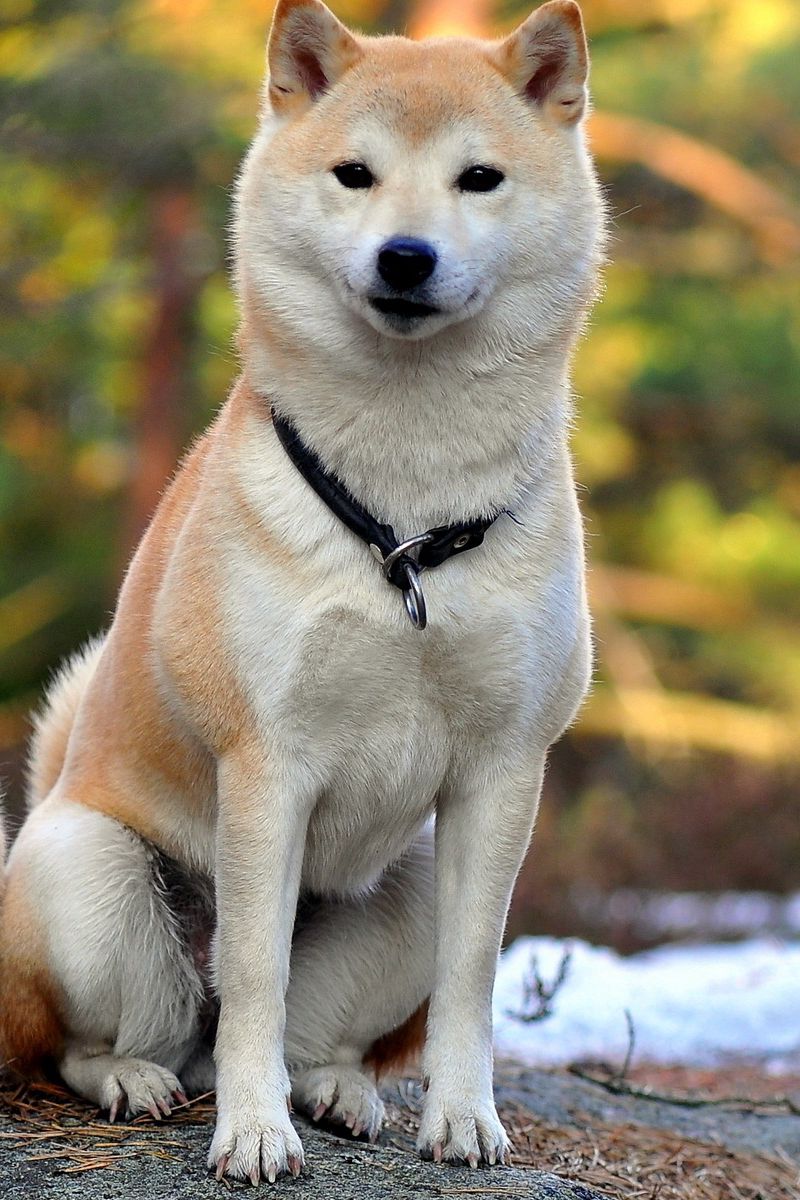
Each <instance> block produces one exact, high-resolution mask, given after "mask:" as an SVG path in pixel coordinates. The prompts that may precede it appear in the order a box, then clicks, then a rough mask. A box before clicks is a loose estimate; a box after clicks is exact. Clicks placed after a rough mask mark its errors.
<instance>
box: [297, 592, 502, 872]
mask: <svg viewBox="0 0 800 1200" xmlns="http://www.w3.org/2000/svg"><path fill="white" fill-rule="evenodd" d="M392 599H395V597H394V596H392ZM396 599H398V600H399V596H398V597H397V598H396ZM487 632H488V631H487ZM510 640H511V641H515V639H510ZM516 644H517V645H518V642H517V643H516ZM522 687H523V668H522V664H521V663H520V662H519V655H518V653H517V654H511V653H508V654H506V655H505V656H504V655H503V654H502V653H501V654H500V655H499V656H498V651H497V643H496V639H494V638H491V637H488V636H487V635H486V634H484V635H482V634H481V632H480V631H479V630H475V631H473V634H472V636H468V635H467V636H462V637H460V638H458V639H455V640H454V639H452V638H448V639H445V638H443V637H441V636H437V634H436V632H435V630H427V631H425V633H417V632H416V631H413V630H411V629H410V627H409V629H408V630H406V629H405V627H401V628H400V629H399V630H398V629H397V628H388V629H387V627H386V626H385V625H383V626H381V625H378V624H377V623H375V624H373V623H371V622H369V621H368V620H366V619H364V618H359V617H355V616H354V615H353V614H344V613H340V614H331V615H329V616H328V617H326V618H324V619H322V620H321V621H320V622H319V623H318V625H317V626H316V627H315V628H314V629H313V630H311V631H310V632H309V634H308V636H307V638H306V643H305V647H304V652H303V662H302V668H301V670H300V671H299V673H298V675H297V679H296V684H295V687H294V694H293V697H292V708H293V713H292V724H293V729H294V731H295V736H296V737H298V739H299V743H300V745H302V750H301V753H302V755H303V757H304V760H305V762H306V763H312V764H313V766H314V770H315V774H316V775H317V777H318V778H319V779H320V791H319V796H318V799H317V802H316V806H315V808H314V812H313V814H312V818H311V821H310V824H309V830H308V836H307V848H306V857H305V865H304V883H305V885H306V886H307V887H309V888H311V889H312V890H314V891H318V892H327V891H331V890H332V891H334V892H340V891H344V892H347V891H351V890H354V889H358V888H360V887H363V886H366V885H367V884H369V883H370V882H371V881H372V880H373V879H374V878H375V876H376V875H377V874H378V873H379V872H380V871H381V870H383V868H384V867H385V866H386V865H387V863H389V862H391V861H392V860H393V859H396V858H397V857H398V855H399V854H401V853H402V851H403V850H404V849H405V848H406V847H407V846H408V844H409V843H410V841H411V840H412V838H413V837H414V835H415V833H416V831H417V830H418V829H419V827H420V824H421V823H422V822H423V821H424V820H425V819H426V817H427V816H428V815H429V814H430V812H431V811H432V809H433V805H434V802H435V798H436V795H437V792H438V791H439V789H440V788H441V787H442V785H443V783H444V782H445V780H446V779H447V778H448V776H451V775H452V774H453V772H454V771H457V769H458V763H459V761H460V760H462V759H463V758H464V755H465V751H466V749H467V748H468V747H469V745H470V744H471V743H472V742H474V740H475V739H477V738H481V739H482V738H483V737H484V736H485V735H486V733H487V731H488V730H490V729H491V728H492V727H494V726H496V725H498V724H499V723H503V724H505V725H506V727H507V726H508V724H509V723H511V724H513V717H512V716H511V714H510V710H511V708H512V707H513V706H514V702H515V698H516V699H519V695H520V691H521V688H522Z"/></svg>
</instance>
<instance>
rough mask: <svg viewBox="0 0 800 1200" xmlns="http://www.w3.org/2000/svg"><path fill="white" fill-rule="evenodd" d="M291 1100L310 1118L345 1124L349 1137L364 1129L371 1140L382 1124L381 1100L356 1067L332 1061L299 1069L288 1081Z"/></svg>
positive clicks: (358, 1134)
mask: <svg viewBox="0 0 800 1200" xmlns="http://www.w3.org/2000/svg"><path fill="white" fill-rule="evenodd" d="M292 1101H293V1103H294V1106H295V1108H297V1109H298V1110H299V1111H302V1112H305V1113H307V1114H308V1115H309V1116H310V1117H311V1119H312V1121H321V1120H323V1119H324V1120H326V1121H334V1122H335V1123H336V1124H337V1125H344V1126H346V1127H347V1128H348V1129H349V1130H350V1132H351V1133H352V1135H353V1137H359V1136H360V1135H361V1134H362V1133H365V1134H366V1135H367V1137H368V1138H369V1140H370V1141H371V1142H374V1141H376V1139H377V1137H378V1134H379V1133H380V1131H381V1126H382V1125H383V1118H384V1107H383V1101H382V1100H381V1098H380V1096H379V1095H378V1092H377V1090H376V1088H375V1084H374V1083H373V1082H372V1081H371V1080H370V1079H368V1078H367V1076H366V1075H365V1074H364V1073H363V1072H362V1071H359V1070H358V1068H357V1067H348V1066H345V1065H342V1064H339V1063H332V1064H331V1065H330V1066H326V1067H312V1068H310V1069H309V1070H308V1071H303V1072H302V1073H301V1074H299V1075H298V1076H297V1078H296V1079H295V1081H294V1084H293V1085H292Z"/></svg>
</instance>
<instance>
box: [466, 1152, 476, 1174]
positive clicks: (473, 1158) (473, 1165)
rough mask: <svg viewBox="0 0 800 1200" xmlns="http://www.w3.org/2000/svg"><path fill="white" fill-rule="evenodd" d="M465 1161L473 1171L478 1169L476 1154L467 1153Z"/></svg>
mask: <svg viewBox="0 0 800 1200" xmlns="http://www.w3.org/2000/svg"><path fill="white" fill-rule="evenodd" d="M467 1162H468V1163H469V1165H470V1167H471V1168H472V1170H473V1171H477V1169H478V1156H477V1154H468V1155H467Z"/></svg>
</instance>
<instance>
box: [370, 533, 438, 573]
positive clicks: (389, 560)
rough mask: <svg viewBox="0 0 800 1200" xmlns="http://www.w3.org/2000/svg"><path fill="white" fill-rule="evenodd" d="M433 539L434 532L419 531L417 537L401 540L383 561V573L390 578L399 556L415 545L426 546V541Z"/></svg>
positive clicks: (418, 568)
mask: <svg viewBox="0 0 800 1200" xmlns="http://www.w3.org/2000/svg"><path fill="white" fill-rule="evenodd" d="M432 541H433V534H432V533H418V534H417V535H416V537H410V538H406V540H405V541H404V542H401V543H400V545H399V546H396V547H395V548H394V550H390V551H389V553H388V554H387V555H386V558H385V559H384V560H383V563H382V566H383V573H384V575H385V576H386V578H387V579H388V578H389V576H390V574H391V570H392V567H393V566H394V564H395V563H396V562H397V560H398V558H400V557H401V556H402V555H403V554H406V553H407V552H408V551H409V550H413V549H414V547H415V546H424V545H425V543H426V542H432ZM417 570H418V571H423V570H424V567H417Z"/></svg>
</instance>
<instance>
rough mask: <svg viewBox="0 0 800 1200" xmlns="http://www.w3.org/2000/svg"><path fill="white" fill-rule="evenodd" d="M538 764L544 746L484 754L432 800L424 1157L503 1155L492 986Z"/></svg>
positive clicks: (490, 1158)
mask: <svg viewBox="0 0 800 1200" xmlns="http://www.w3.org/2000/svg"><path fill="white" fill-rule="evenodd" d="M488 757H489V755H488V754H487V758H488ZM543 766H544V756H543V755H542V756H537V757H536V759H535V761H532V762H529V763H528V764H526V766H525V767H524V768H521V769H519V770H517V771H515V772H511V771H509V770H508V768H507V766H506V765H504V764H499V763H497V761H496V760H493V761H491V762H487V763H485V764H483V765H482V766H481V767H480V768H476V769H474V770H473V771H471V772H470V773H469V776H468V777H466V778H463V779H461V780H459V781H458V782H457V783H456V784H455V785H454V786H452V787H449V788H448V789H447V790H446V792H445V793H444V794H443V795H442V796H441V797H440V801H439V803H438V805H437V810H436V968H435V978H434V990H433V994H432V996H431V1007H430V1017H429V1022H428V1040H427V1044H426V1048H425V1054H424V1059H423V1066H424V1074H425V1078H426V1083H427V1094H426V1097H425V1104H424V1108H423V1114H422V1122H421V1125H420V1131H419V1139H418V1143H417V1144H418V1147H419V1150H420V1153H421V1154H422V1155H423V1157H425V1158H433V1159H435V1160H437V1161H438V1160H440V1159H444V1160H448V1161H459V1160H463V1161H465V1162H468V1163H469V1164H470V1165H471V1166H477V1165H478V1163H479V1162H480V1161H481V1160H483V1161H484V1162H487V1163H495V1162H503V1161H504V1160H505V1159H506V1156H507V1154H508V1150H509V1141H508V1138H507V1137H506V1133H505V1130H504V1129H503V1126H502V1124H501V1123H500V1120H499V1118H498V1116H497V1110H496V1109H495V1106H494V1094H493V1087H492V1065H493V1056H492V989H493V987H494V976H495V970H496V966H497V956H498V953H499V950H500V943H501V940H502V936H503V928H504V925H505V920H506V915H507V912H508V905H509V902H510V899H511V891H512V888H513V886H514V880H515V879H516V876H517V872H518V871H519V868H520V864H521V863H522V859H523V856H524V854H525V849H526V847H527V845H528V841H529V839H530V834H531V829H532V828H533V820H534V817H535V815H536V807H537V804H538V798H539V791H540V788H541V780H542V771H543Z"/></svg>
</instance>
